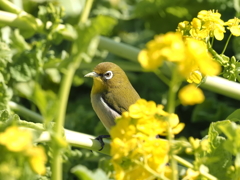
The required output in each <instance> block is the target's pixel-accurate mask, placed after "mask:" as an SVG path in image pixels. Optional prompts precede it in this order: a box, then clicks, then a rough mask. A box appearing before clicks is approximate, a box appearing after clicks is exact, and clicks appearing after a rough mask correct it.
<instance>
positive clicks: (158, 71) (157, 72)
mask: <svg viewBox="0 0 240 180" xmlns="http://www.w3.org/2000/svg"><path fill="white" fill-rule="evenodd" d="M154 73H155V74H156V76H157V77H158V78H159V79H160V80H161V81H162V82H164V83H165V84H166V85H167V86H169V85H170V80H169V79H168V78H167V77H166V76H164V74H163V73H162V72H161V71H160V70H159V69H157V70H155V71H154Z"/></svg>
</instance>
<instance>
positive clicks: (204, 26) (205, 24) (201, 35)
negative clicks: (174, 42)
mask: <svg viewBox="0 0 240 180" xmlns="http://www.w3.org/2000/svg"><path fill="white" fill-rule="evenodd" d="M239 23H240V20H239V19H238V18H236V17H235V18H234V19H229V20H228V21H227V22H224V21H223V20H222V19H221V14H220V13H218V12H217V11H214V10H210V11H206V10H202V11H200V12H199V13H198V15H197V18H193V19H192V21H191V22H188V21H183V22H180V23H179V24H178V27H177V31H179V32H181V33H182V34H183V35H184V36H191V37H193V38H196V39H202V40H208V39H209V38H210V37H215V38H216V39H217V40H220V41H221V40H222V39H223V38H224V33H225V32H226V31H225V26H227V29H229V30H230V32H231V33H232V35H234V36H240V26H239Z"/></svg>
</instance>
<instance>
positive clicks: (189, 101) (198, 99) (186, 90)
mask: <svg viewBox="0 0 240 180" xmlns="http://www.w3.org/2000/svg"><path fill="white" fill-rule="evenodd" d="M178 97H179V100H180V102H181V103H182V104H183V105H194V104H200V103H202V102H203V101H204V100H205V97H204V94H203V92H202V90H201V89H199V88H197V87H196V86H195V85H193V84H189V85H187V86H184V87H183V88H182V89H180V91H179V93H178Z"/></svg>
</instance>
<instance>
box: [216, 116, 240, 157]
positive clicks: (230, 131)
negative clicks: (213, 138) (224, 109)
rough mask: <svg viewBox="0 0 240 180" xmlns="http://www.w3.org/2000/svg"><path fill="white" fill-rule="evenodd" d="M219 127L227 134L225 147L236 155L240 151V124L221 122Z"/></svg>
mask: <svg viewBox="0 0 240 180" xmlns="http://www.w3.org/2000/svg"><path fill="white" fill-rule="evenodd" d="M229 122H230V121H229ZM218 128H219V129H220V130H221V131H222V132H223V133H224V134H225V135H226V136H227V140H226V142H225V143H224V148H225V149H226V150H228V151H229V152H231V153H232V154H233V155H235V156H236V155H237V154H238V153H239V152H240V141H239V139H240V126H239V125H237V124H236V123H234V122H231V123H229V124H219V125H218Z"/></svg>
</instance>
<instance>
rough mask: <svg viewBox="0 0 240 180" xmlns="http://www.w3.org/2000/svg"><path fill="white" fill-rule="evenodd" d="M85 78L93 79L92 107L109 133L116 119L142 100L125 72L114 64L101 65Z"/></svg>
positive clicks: (105, 63) (104, 63)
mask: <svg viewBox="0 0 240 180" xmlns="http://www.w3.org/2000/svg"><path fill="white" fill-rule="evenodd" d="M85 77H93V87H92V91H91V102H92V106H93V109H94V111H95V112H96V114H97V115H98V117H99V119H100V120H101V121H102V123H103V125H104V126H105V127H106V129H107V130H108V131H109V130H110V128H111V127H112V126H113V125H115V118H116V117H118V116H120V115H121V114H122V112H124V111H127V110H128V108H129V106H130V105H131V104H134V103H135V102H136V101H137V100H138V99H140V97H139V95H138V93H137V92H136V91H135V89H134V88H133V87H132V85H131V83H130V82H129V80H128V77H127V75H126V74H125V72H124V71H123V70H122V69H121V68H120V67H119V66H117V65H116V64H114V63H111V62H103V63H100V64H98V65H97V66H96V67H95V68H94V70H93V72H91V73H88V74H86V75H85Z"/></svg>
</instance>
